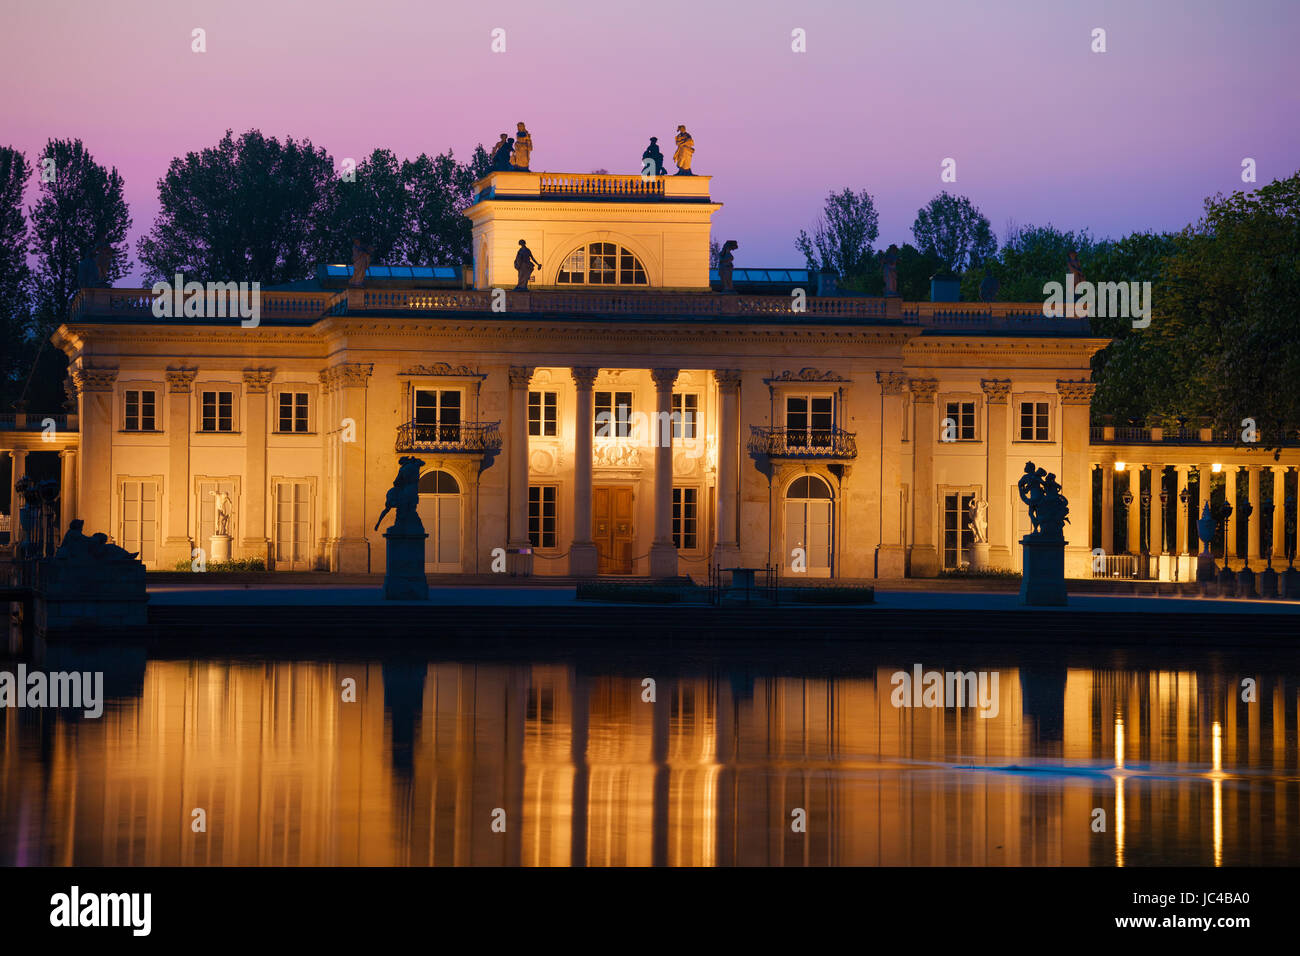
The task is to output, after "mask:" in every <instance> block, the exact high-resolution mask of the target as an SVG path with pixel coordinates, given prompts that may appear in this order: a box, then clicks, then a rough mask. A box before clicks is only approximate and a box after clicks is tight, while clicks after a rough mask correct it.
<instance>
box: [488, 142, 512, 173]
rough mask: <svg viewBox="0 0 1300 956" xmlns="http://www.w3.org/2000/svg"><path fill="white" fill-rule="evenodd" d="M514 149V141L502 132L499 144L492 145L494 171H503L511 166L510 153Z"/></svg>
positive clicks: (492, 167)
mask: <svg viewBox="0 0 1300 956" xmlns="http://www.w3.org/2000/svg"><path fill="white" fill-rule="evenodd" d="M513 149H514V143H513V142H512V141H511V140H510V138H509V137H507V136H506V134H505V133H502V134H501V138H500V139H499V140H497V144H496V145H495V146H493V147H492V166H491V169H492V171H493V172H501V171H504V170H508V169H509V168H510V153H511V152H512V151H513Z"/></svg>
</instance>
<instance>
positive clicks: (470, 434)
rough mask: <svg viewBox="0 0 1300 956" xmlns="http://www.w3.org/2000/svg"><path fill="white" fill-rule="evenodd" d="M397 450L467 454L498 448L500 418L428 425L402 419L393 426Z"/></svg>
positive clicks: (481, 452)
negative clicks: (395, 431) (498, 420)
mask: <svg viewBox="0 0 1300 956" xmlns="http://www.w3.org/2000/svg"><path fill="white" fill-rule="evenodd" d="M397 450H398V451H441V452H452V453H455V452H463V453H466V454H471V455H478V454H483V453H484V452H489V451H500V450H501V423H500V422H459V423H457V424H454V425H452V424H442V425H429V424H425V423H423V422H406V423H405V424H403V425H399V426H398V427H397Z"/></svg>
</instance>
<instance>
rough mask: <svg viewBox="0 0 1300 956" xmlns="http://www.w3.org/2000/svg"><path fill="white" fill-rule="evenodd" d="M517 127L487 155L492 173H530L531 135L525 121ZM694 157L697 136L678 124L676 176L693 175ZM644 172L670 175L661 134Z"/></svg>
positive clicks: (643, 161)
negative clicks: (660, 145) (665, 161)
mask: <svg viewBox="0 0 1300 956" xmlns="http://www.w3.org/2000/svg"><path fill="white" fill-rule="evenodd" d="M515 126H516V129H515V135H514V136H513V137H511V136H509V135H507V134H506V133H502V134H501V135H500V137H498V139H497V141H496V144H495V145H494V146H493V147H492V152H491V153H489V154H488V159H489V161H490V164H489V169H490V170H491V171H492V172H521V173H526V172H531V170H530V168H529V167H530V164H531V163H532V159H533V137H532V134H531V133H529V132H528V127H527V126H525V125H524V124H523V123H517V124H515ZM694 160H695V137H693V136H692V135H691V134H690V133H689V132H687V130H686V127H685V126H682V125H679V126H678V127H677V134H676V135H675V136H674V137H673V162H674V163H676V164H677V172H676V174H675V175H677V176H694V175H695V174H694V173H693V172H692V171H691V164H692V163H693V162H694ZM641 175H643V176H666V175H668V170H667V169H665V168H664V154H663V151H662V150H661V149H660V148H659V137H658V136H651V137H650V145H649V146H647V147H646V148H645V150H644V151H643V152H642V153H641Z"/></svg>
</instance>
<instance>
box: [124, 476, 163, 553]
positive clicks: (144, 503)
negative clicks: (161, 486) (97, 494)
mask: <svg viewBox="0 0 1300 956" xmlns="http://www.w3.org/2000/svg"><path fill="white" fill-rule="evenodd" d="M121 528H122V534H121V544H122V547H124V548H126V550H128V551H133V552H134V551H138V552H140V560H141V561H143V562H145V563H146V564H150V563H152V562H153V561H154V559H155V558H156V557H157V544H158V483H157V482H156V481H124V482H122V522H121Z"/></svg>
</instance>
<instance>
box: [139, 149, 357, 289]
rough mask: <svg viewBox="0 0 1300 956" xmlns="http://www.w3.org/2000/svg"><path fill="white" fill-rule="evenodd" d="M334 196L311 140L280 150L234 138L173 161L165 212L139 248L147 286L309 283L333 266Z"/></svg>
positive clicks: (324, 157)
mask: <svg viewBox="0 0 1300 956" xmlns="http://www.w3.org/2000/svg"><path fill="white" fill-rule="evenodd" d="M335 187H336V182H335V179H334V162H333V160H332V159H331V158H330V156H329V154H328V153H327V152H325V150H324V149H316V148H315V147H314V146H312V144H311V142H310V141H309V140H302V141H301V142H298V141H296V140H294V139H292V138H286V139H285V141H284V143H281V142H280V141H279V140H278V139H276V138H275V137H271V138H269V139H268V138H267V137H265V136H263V135H262V134H261V132H260V131H258V130H249V131H248V132H246V133H243V134H242V135H240V137H239V138H238V139H235V138H234V137H233V135H232V133H231V131H230V130H226V135H225V136H224V137H222V139H221V141H220V142H219V143H217V145H216V146H214V147H209V148H207V149H203V150H201V151H199V152H197V153H187V154H186V155H185V156H184V157H183V158H180V157H177V158H175V159H173V160H172V161H171V164H170V165H169V166H168V168H167V173H166V175H165V176H163V178H162V179H160V180H159V181H158V198H159V201H160V203H161V206H162V208H161V210H160V211H159V213H158V216H157V218H156V219H155V220H154V223H153V227H152V228H151V229H150V231H149V234H148V235H146V236H142V237H141V238H140V241H139V243H138V244H137V245H136V251H137V254H138V255H139V257H140V261H141V262H142V263H143V264H144V266H145V269H146V275H147V279H146V281H152V280H154V279H160V278H163V279H165V278H169V277H170V276H171V275H172V274H174V273H176V272H181V273H184V274H185V276H186V278H187V279H190V278H193V279H196V280H199V281H220V282H262V283H264V284H274V283H281V282H289V281H291V280H294V279H301V278H303V277H304V276H306V275H308V274H309V273H310V272H311V270H312V268H313V267H314V266H315V264H316V263H318V262H321V261H324V259H326V258H327V256H326V254H325V253H326V249H327V243H328V235H329V233H328V224H329V222H330V212H331V209H332V208H333V204H334V202H335V201H336V200H337V198H338V197H337V194H336V191H335ZM351 238H352V237H348V246H349V253H350V249H351Z"/></svg>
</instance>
